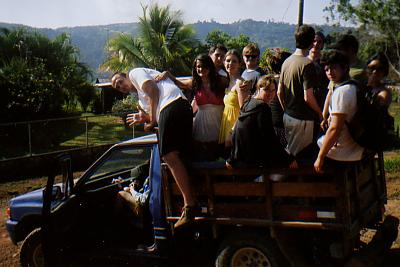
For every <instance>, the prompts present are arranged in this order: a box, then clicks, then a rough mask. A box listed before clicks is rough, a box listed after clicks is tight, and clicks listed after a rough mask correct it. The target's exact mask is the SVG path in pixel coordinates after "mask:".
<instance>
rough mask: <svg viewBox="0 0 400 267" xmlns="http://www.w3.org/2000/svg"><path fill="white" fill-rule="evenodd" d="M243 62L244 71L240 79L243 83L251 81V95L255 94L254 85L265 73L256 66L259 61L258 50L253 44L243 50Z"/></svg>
mask: <svg viewBox="0 0 400 267" xmlns="http://www.w3.org/2000/svg"><path fill="white" fill-rule="evenodd" d="M242 54H243V62H244V63H245V64H246V69H245V70H244V71H243V73H242V78H243V79H244V80H245V81H251V83H250V84H251V94H254V93H255V92H256V84H257V81H258V78H260V77H261V76H262V75H264V74H265V72H264V71H263V70H262V69H261V68H260V67H259V66H258V62H259V59H260V49H259V48H258V46H257V45H256V44H254V43H251V44H248V45H246V46H245V47H244V48H243V52H242Z"/></svg>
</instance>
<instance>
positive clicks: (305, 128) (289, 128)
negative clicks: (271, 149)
mask: <svg viewBox="0 0 400 267" xmlns="http://www.w3.org/2000/svg"><path fill="white" fill-rule="evenodd" d="M283 124H284V125H285V134H286V139H287V143H288V145H287V149H288V150H289V152H290V153H291V154H292V155H294V156H296V155H297V154H298V153H299V152H300V151H302V150H303V149H304V148H305V147H307V146H308V145H309V144H311V143H312V140H313V134H314V121H306V120H299V119H296V118H293V117H291V116H289V115H287V114H286V113H285V114H284V115H283Z"/></svg>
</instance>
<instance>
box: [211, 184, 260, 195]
mask: <svg viewBox="0 0 400 267" xmlns="http://www.w3.org/2000/svg"><path fill="white" fill-rule="evenodd" d="M214 194H215V196H237V197H246V196H256V197H262V196H265V185H264V183H256V182H248V183H215V184H214Z"/></svg>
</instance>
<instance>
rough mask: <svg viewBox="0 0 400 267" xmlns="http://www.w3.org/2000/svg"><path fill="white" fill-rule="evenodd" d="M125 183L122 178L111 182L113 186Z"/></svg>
mask: <svg viewBox="0 0 400 267" xmlns="http://www.w3.org/2000/svg"><path fill="white" fill-rule="evenodd" d="M123 182H124V179H122V178H121V177H118V178H114V179H112V181H111V183H112V184H122V183H123Z"/></svg>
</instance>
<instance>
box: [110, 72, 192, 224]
mask: <svg viewBox="0 0 400 267" xmlns="http://www.w3.org/2000/svg"><path fill="white" fill-rule="evenodd" d="M157 75H160V72H158V71H156V70H152V69H146V68H136V69H133V70H131V71H130V72H129V77H127V76H126V74H124V73H120V72H117V73H114V74H113V76H112V78H111V81H112V86H113V88H115V89H117V90H118V91H120V92H122V93H130V92H137V93H138V96H139V105H140V107H138V108H139V113H135V114H128V116H127V122H128V123H130V125H133V124H136V123H144V124H145V126H144V128H145V130H147V131H152V130H154V127H155V126H156V124H157V122H158V127H159V149H160V155H161V158H162V160H163V161H164V162H165V163H166V164H167V166H168V168H169V169H170V171H171V173H172V175H173V177H174V179H175V181H176V183H177V185H178V187H179V189H180V191H181V193H182V195H183V201H184V208H183V211H182V215H181V217H180V219H179V220H178V221H177V222H176V223H175V227H180V226H183V225H186V224H189V223H191V222H193V221H194V217H195V211H196V210H197V209H196V207H197V203H196V199H195V196H194V194H193V191H192V188H191V185H190V179H189V174H188V170H187V167H186V166H185V164H184V159H188V158H190V156H191V153H190V152H191V151H190V148H191V146H192V127H193V119H192V108H191V106H190V104H189V102H188V101H187V100H186V98H185V97H184V95H183V93H182V91H181V90H180V89H179V88H178V87H177V86H176V85H175V84H174V82H173V81H171V80H170V79H165V80H162V81H158V82H156V80H155V77H156V76H157ZM176 122H178V123H176Z"/></svg>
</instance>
